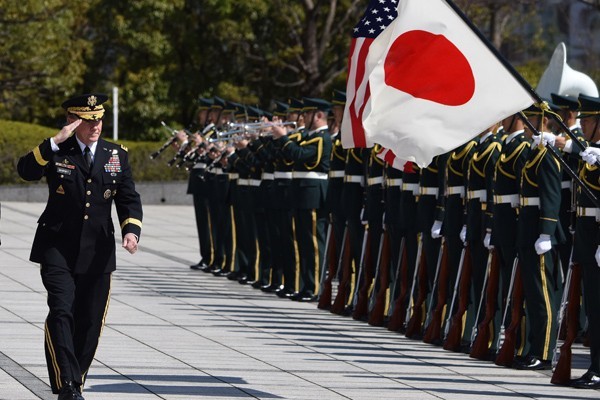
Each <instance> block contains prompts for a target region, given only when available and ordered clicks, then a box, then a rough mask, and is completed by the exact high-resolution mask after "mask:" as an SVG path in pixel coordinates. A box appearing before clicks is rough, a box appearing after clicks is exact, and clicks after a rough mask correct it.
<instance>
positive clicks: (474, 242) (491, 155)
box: [463, 132, 502, 341]
mask: <svg viewBox="0 0 600 400" xmlns="http://www.w3.org/2000/svg"><path fill="white" fill-rule="evenodd" d="M501 150H502V145H501V143H500V138H499V137H498V135H497V134H495V133H494V132H487V133H485V134H483V135H482V136H481V137H479V143H478V144H477V147H476V149H475V154H473V157H472V158H471V162H470V163H469V170H468V174H467V182H468V187H467V189H468V190H467V203H466V211H467V224H466V227H467V232H466V241H467V245H468V246H469V251H470V254H471V262H472V274H471V302H470V306H469V310H468V312H467V322H466V324H465V330H464V333H465V335H466V337H465V336H463V339H466V340H467V341H468V340H469V339H470V335H471V332H472V327H473V325H474V324H476V323H478V321H475V318H476V314H477V308H478V306H479V303H480V301H481V293H482V289H483V283H484V280H485V276H486V272H487V268H486V267H487V261H488V255H489V250H488V249H486V247H485V246H484V239H485V236H486V235H487V234H490V235H491V231H492V226H493V225H492V224H493V202H494V196H493V193H494V192H493V180H494V171H495V168H496V163H497V161H498V159H499V157H500V152H501ZM480 316H481V315H480Z"/></svg>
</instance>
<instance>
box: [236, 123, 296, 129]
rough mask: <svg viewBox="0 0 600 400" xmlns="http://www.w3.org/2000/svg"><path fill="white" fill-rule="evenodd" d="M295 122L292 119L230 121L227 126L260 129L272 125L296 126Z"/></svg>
mask: <svg viewBox="0 0 600 400" xmlns="http://www.w3.org/2000/svg"><path fill="white" fill-rule="evenodd" d="M296 125H297V123H296V122H293V121H289V122H250V123H234V122H232V123H230V124H229V126H230V127H232V128H242V129H244V130H252V131H255V130H260V129H266V128H271V127H273V126H293V127H294V128H295V127H296Z"/></svg>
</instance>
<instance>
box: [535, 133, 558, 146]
mask: <svg viewBox="0 0 600 400" xmlns="http://www.w3.org/2000/svg"><path fill="white" fill-rule="evenodd" d="M555 141H556V135H554V134H553V133H540V134H539V135H533V147H537V146H539V144H540V142H542V144H543V145H544V146H545V145H547V144H549V145H550V146H554V142H555Z"/></svg>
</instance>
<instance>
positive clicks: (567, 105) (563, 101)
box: [551, 93, 583, 276]
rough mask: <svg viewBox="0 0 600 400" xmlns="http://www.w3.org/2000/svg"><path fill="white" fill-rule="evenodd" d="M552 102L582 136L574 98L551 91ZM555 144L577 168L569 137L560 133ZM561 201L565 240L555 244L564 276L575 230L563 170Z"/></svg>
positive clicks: (571, 199) (570, 190)
mask: <svg viewBox="0 0 600 400" xmlns="http://www.w3.org/2000/svg"><path fill="white" fill-rule="evenodd" d="M551 96H552V104H553V106H554V107H555V108H556V112H557V113H558V115H559V116H560V117H561V118H562V120H563V122H564V123H565V125H566V126H567V127H568V128H569V130H570V131H571V132H572V133H573V135H575V137H576V138H578V140H581V139H582V137H583V132H582V131H581V126H580V125H579V122H578V121H577V109H578V107H579V103H578V102H577V99H576V98H572V97H568V96H560V95H557V94H556V93H552V94H551ZM555 146H556V147H558V148H562V151H563V157H564V159H565V161H567V163H568V164H569V166H570V167H571V169H572V170H573V171H578V170H579V165H578V164H579V157H577V156H576V155H574V154H573V155H572V154H571V151H572V149H573V146H572V142H571V139H570V138H569V136H567V135H566V134H563V135H560V136H558V137H557V138H556V143H555ZM576 152H577V150H576ZM561 187H562V191H561V201H560V218H559V219H560V224H561V226H562V229H563V232H564V233H565V242H564V243H560V244H558V245H557V248H558V253H559V256H560V261H561V264H562V270H563V274H564V276H567V271H568V270H569V261H570V260H569V259H570V257H571V248H572V246H573V237H572V234H571V233H572V232H574V231H575V226H573V224H574V222H575V213H574V209H573V204H574V195H575V191H574V190H573V181H572V179H571V177H570V176H569V174H568V173H567V172H566V171H564V170H563V172H562V179H561Z"/></svg>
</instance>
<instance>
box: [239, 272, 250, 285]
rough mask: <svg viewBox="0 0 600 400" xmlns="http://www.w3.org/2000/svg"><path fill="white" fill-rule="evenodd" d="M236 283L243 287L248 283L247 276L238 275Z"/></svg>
mask: <svg viewBox="0 0 600 400" xmlns="http://www.w3.org/2000/svg"><path fill="white" fill-rule="evenodd" d="M237 281H238V283H239V284H240V285H245V284H246V283H248V275H246V274H240V276H239V277H238V280H237Z"/></svg>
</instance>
